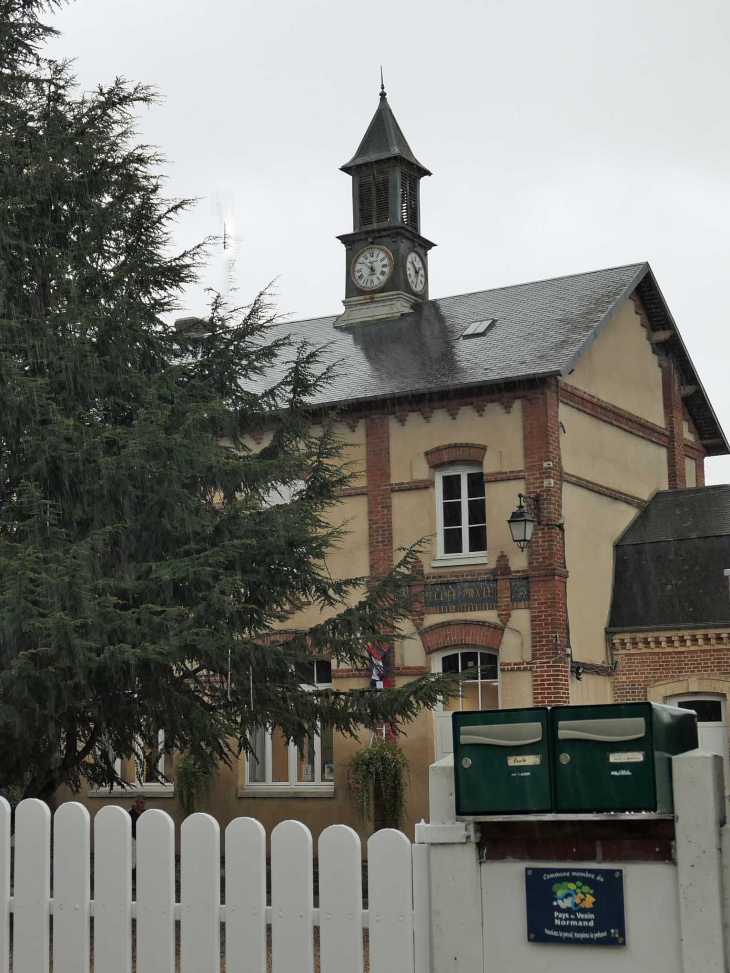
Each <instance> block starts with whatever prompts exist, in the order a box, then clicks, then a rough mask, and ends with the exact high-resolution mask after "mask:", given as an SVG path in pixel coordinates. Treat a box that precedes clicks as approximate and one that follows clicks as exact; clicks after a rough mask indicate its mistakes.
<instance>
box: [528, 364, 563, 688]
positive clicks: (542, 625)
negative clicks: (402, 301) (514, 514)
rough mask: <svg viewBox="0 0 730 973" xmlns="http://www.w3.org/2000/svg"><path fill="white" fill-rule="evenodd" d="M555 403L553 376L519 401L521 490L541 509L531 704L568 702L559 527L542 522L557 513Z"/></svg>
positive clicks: (533, 587) (533, 557) (534, 567)
mask: <svg viewBox="0 0 730 973" xmlns="http://www.w3.org/2000/svg"><path fill="white" fill-rule="evenodd" d="M558 406H559V390H558V384H557V381H556V380H555V379H548V380H547V381H546V382H545V383H544V385H543V386H542V388H541V389H539V390H538V391H536V392H534V393H530V394H528V395H527V396H526V397H525V398H524V399H523V400H522V428H523V442H524V452H525V493H527V494H530V495H533V496H534V495H535V494H536V493H539V494H540V503H541V513H542V526H538V525H537V524H536V525H535V533H534V535H533V539H532V543H531V544H530V546H529V547H528V549H527V550H528V557H529V565H530V626H531V633H532V670H533V702H534V704H535V705H536V706H552V705H555V704H557V703H569V702H570V664H569V661H568V656H567V619H568V615H567V601H566V579H567V571H566V570H565V553H564V537H563V532H562V530H558V529H557V528H555V527H547V526H546V525H547V524H557V523H560V521H561V520H562V516H563V505H562V491H561V484H560V479H561V461H560V422H559V416H558Z"/></svg>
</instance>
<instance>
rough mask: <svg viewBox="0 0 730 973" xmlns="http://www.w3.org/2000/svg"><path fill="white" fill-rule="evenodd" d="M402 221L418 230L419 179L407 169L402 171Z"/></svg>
mask: <svg viewBox="0 0 730 973" xmlns="http://www.w3.org/2000/svg"><path fill="white" fill-rule="evenodd" d="M400 221H401V223H403V225H404V226H410V228H411V229H412V230H415V231H416V232H418V179H417V178H416V176H414V175H413V173H410V172H406V171H405V169H401V171H400Z"/></svg>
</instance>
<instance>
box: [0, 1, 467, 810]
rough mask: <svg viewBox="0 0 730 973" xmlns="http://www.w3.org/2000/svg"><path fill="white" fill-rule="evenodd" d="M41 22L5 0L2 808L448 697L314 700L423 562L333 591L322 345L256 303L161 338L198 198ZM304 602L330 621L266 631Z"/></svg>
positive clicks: (135, 93) (331, 486) (189, 259)
mask: <svg viewBox="0 0 730 973" xmlns="http://www.w3.org/2000/svg"><path fill="white" fill-rule="evenodd" d="M53 6H54V2H53V0H52V2H51V3H45V2H42V0H0V208H1V212H0V789H5V788H8V787H11V786H14V787H18V786H20V787H21V788H22V792H23V794H24V795H25V796H40V797H42V798H46V799H49V798H51V797H52V795H53V794H54V792H55V791H56V789H57V788H58V787H59V786H60V785H62V784H67V785H70V786H71V787H72V788H73V789H77V788H78V787H79V786H80V785H81V781H82V779H83V778H84V777H85V778H86V779H88V780H89V781H90V782H91V783H92V784H95V785H97V786H111V785H115V784H116V785H120V784H121V783H122V781H121V779H120V777H119V776H118V774H117V771H116V770H115V763H114V756H127V757H130V756H132V754H133V752H134V749H133V748H134V740H135V739H136V738H138V737H140V736H142V737H149V735H150V734H152V733H154V732H155V731H156V730H157V728H160V727H163V728H164V730H165V747H166V749H168V750H176V751H184V752H186V753H191V754H193V755H194V757H195V759H196V760H198V761H199V762H202V764H203V765H205V764H206V763H207V764H209V765H210V764H214V763H216V762H218V761H221V760H222V761H228V760H231V759H233V758H235V756H236V755H237V753H238V752H240V749H241V748H246V746H247V743H246V741H247V739H248V738H249V735H250V733H251V732H252V731H253V730H254V728H255V727H256V726H257V725H263V724H267V725H271V726H279V727H281V728H282V730H283V732H284V734H285V735H286V736H287V737H288V738H289V739H294V740H296V741H298V742H300V741H302V740H303V739H304V737H305V735H306V733H307V731H308V728H310V727H312V726H315V725H322V724H324V723H327V724H330V725H332V727H333V728H334V729H335V731H339V732H344V733H346V734H348V733H349V734H353V733H356V732H357V731H358V730H359V729H360V728H362V727H373V726H375V725H377V724H381V723H393V722H398V721H400V722H408V721H409V720H411V719H412V718H413V717H414V716H415V715H416V714H417V713H418V712H419V711H420V710H421V709H422V708H423V707H431V706H433V705H434V704H435V702H436V700H437V699H438V698H439V694H441V693H443V692H444V691H446V692H448V691H449V688H450V687H451V683H450V682H448V681H447V680H446V681H445V680H444V679H442V678H441V677H433V678H431V677H422V678H418V679H416V680H414V681H412V682H410V683H408V684H407V685H405V686H402V687H399V688H394V689H390V690H388V691H384V692H382V693H380V694H375V693H372V692H370V691H366V690H363V691H352V692H335V691H329V692H320V693H318V692H311V691H304V690H303V689H302V685H303V683H306V681H307V671H308V670H307V668H306V663H307V662H308V661H310V660H311V659H313V658H327V659H330V658H331V659H332V661H333V663H343V664H345V665H347V666H352V667H354V668H359V669H362V668H368V667H369V662H368V658H369V657H368V655H367V650H366V646H367V645H368V644H371V645H373V646H376V647H383V646H385V645H387V644H390V643H391V642H392V638H393V633H394V632H396V631H397V630H398V625H399V623H400V621H401V620H402V618H403V617H404V615H405V614H406V613H407V612H408V598H409V594H408V592H409V586H408V580H409V576H410V572H411V569H412V567H413V564H414V560H415V557H416V553H415V552H414V551H409V552H406V553H405V554H404V555H403V557H402V559H401V560H400V562H399V563H398V564H397V565H396V566H395V568H394V569H393V571H392V572H391V573H389V574H388V575H387V576H384V577H380V578H377V579H372V578H370V579H362V578H359V579H358V578H354V579H349V580H344V581H341V580H333V579H332V578H330V576H329V574H328V572H327V569H326V558H327V553H328V551H329V550H331V548H332V546H333V545H335V544H338V543H341V542H342V541H343V540H344V537H345V533H344V530H343V528H342V527H339V526H333V524H335V525H336V524H337V520H338V518H337V510H336V507H337V502H338V501H337V495H338V491H339V490H340V489H341V488H342V487H344V486H346V485H347V483H348V482H350V480H349V478H350V476H351V474H350V472H349V470H348V469H347V468H346V467H345V466H344V465H343V462H342V458H341V449H342V444H341V443H340V442H339V441H338V439H337V436H336V434H335V427H334V424H333V422H332V421H331V420H329V419H327V418H326V417H321V416H315V415H313V413H312V411H311V409H310V408H309V407H308V402H309V400H310V399H311V397H312V396H313V395H314V393H316V392H317V390H318V389H320V388H321V387H322V385H323V384H324V383H326V382H327V381H328V379H329V375H328V373H327V371H326V369H323V368H322V367H321V365H320V361H319V353H318V350H317V349H314V348H311V347H307V346H306V345H301V344H300V345H297V344H296V343H294V342H292V341H291V340H290V339H289V338H288V337H287V336H286V335H285V333H284V332H282V330H281V328H278V329H274V330H272V325H273V324H274V322H275V316H274V313H273V310H272V307H271V306H270V304H269V301H268V299H267V296H266V294H265V293H264V294H261V295H259V296H258V297H257V298H256V299H255V300H254V301H253V303H252V304H251V305H250V306H249V307H247V308H244V309H229V308H228V307H226V306H225V305H224V304H223V302H222V301H221V300H220V298H218V297H214V298H213V300H212V304H211V311H210V315H209V317H208V318H207V319H206V321H205V322H204V328H203V329H202V330H203V332H204V334H203V335H202V336H201V334H199V333H198V334H193V333H189V332H186V331H176V329H175V328H174V327H173V326H172V325H171V324H169V323H168V322H169V319H170V315H171V312H173V311H174V309H175V307H176V301H178V300H179V299H180V294H181V289H182V288H184V286H185V285H186V284H188V283H190V282H191V281H193V280H194V279H195V278H196V273H197V271H198V268H199V266H200V263H201V261H202V259H203V257H204V249H203V248H196V249H193V250H190V251H188V252H185V253H182V254H181V255H178V256H174V257H173V256H170V255H169V250H170V231H171V226H172V224H173V222H174V220H175V218H176V216H177V215H178V214H179V213H180V211H181V210H183V209H184V208H185V207H186V206H187V205H188V202H187V201H185V200H175V201H168V200H166V199H165V197H164V193H163V188H162V178H161V175H160V164H161V160H160V158H159V156H158V155H157V153H156V152H155V151H154V150H152V149H150V148H149V147H147V146H144V145H139V144H137V143H136V141H135V130H134V119H135V114H136V113H137V112H138V110H139V109H140V108H141V107H143V106H146V105H149V104H150V103H151V102H153V100H154V93H153V92H152V91H151V90H150V89H149V88H146V87H144V86H141V85H131V84H128V83H127V82H125V81H124V80H123V79H118V80H116V81H115V82H114V83H113V84H111V85H109V86H108V87H99V88H98V89H97V90H96V91H94V92H93V93H91V94H87V95H80V94H79V92H78V90H77V88H76V86H75V83H74V79H73V76H72V73H71V70H70V67H69V65H68V64H66V63H58V62H54V61H52V60H48V59H47V58H45V57H43V55H42V43H43V41H44V39H46V38H47V37H48V36H49V35H51V34H52V33H53V30H52V29H51V28H49V27H48V26H44V24H43V23H42V22H41V19H40V18H41V17H42V16H43V14H44V11H48V10H49V9H52V7H53ZM274 366H276V369H275V367H274ZM274 373H275V374H276V375H277V378H276V379H275V380H271V379H270V378H268V376H270V375H272V374H274ZM313 419H316V421H317V425H316V426H315V427H313V425H312V420H313ZM264 426H266V428H267V429H269V430H270V431H271V437H270V439H269V438H268V437H267V441H266V445H265V446H264V447H263V448H262V449H260V450H259V451H253V450H251V449H250V448H249V447H248V446H247V445H246V444H247V443H250V442H251V439H250V437H251V434H252V433H254V432H257V431H258V430H259V429H261V428H263V427H264ZM277 491H280V492H281V493H282V494H285V495H286V496H287V497H288V496H291V499H289V501H288V502H284V503H274V502H272V496H273V495H275V494H276V492H277ZM302 601H309V602H312V603H314V605H316V606H318V607H319V608H321V610H322V613H321V619H322V620H321V622H320V623H319V624H317V625H315V626H314V627H313V628H311V629H309V630H308V631H307V632H306V633H305V632H301V633H294V634H291V633H289V634H287V635H285V636H279V637H276V636H272V634H271V633H272V631H273V630H274V629H275V628H276V626H277V624H278V623H280V622H281V621H282V620H286V618H287V617H289V614H290V612H291V609H292V608H296V607H297V606H298V605H299V604H300V603H301V602H302Z"/></svg>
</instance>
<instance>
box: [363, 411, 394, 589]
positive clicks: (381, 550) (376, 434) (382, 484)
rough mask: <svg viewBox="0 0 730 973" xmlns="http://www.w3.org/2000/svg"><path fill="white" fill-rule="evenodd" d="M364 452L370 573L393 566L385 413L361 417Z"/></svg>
mask: <svg viewBox="0 0 730 973" xmlns="http://www.w3.org/2000/svg"><path fill="white" fill-rule="evenodd" d="M365 455H366V462H367V484H368V546H369V552H370V573H371V574H372V575H378V574H386V573H387V572H388V571H390V569H391V568H392V566H393V507H392V504H391V494H390V427H389V425H388V416H368V417H367V419H366V420H365Z"/></svg>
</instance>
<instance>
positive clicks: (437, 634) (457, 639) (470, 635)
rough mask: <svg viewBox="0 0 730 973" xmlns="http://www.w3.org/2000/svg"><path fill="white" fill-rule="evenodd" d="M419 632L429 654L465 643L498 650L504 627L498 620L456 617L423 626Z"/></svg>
mask: <svg viewBox="0 0 730 973" xmlns="http://www.w3.org/2000/svg"><path fill="white" fill-rule="evenodd" d="M418 634H419V635H420V637H421V642H422V643H423V648H424V650H425V652H426V654H427V655H431V653H433V652H440V651H441V650H442V649H450V648H452V647H456V646H463V645H469V646H474V647H475V648H480V649H493V650H495V651H498V650H499V647H500V646H501V644H502V636H503V635H504V628H502V626H501V625H497V623H496V622H475V621H464V620H460V619H454V620H451V621H448V622H437V623H436V624H435V625H429V626H428V627H427V628H422V629H421V631H420V632H419V633H418Z"/></svg>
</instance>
